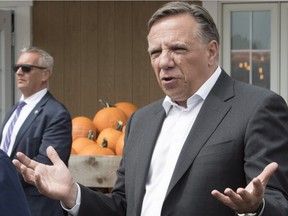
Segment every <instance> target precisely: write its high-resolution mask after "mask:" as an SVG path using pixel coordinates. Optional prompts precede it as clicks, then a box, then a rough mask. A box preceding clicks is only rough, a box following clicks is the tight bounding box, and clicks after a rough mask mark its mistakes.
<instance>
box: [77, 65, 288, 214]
mask: <svg viewBox="0 0 288 216" xmlns="http://www.w3.org/2000/svg"><path fill="white" fill-rule="evenodd" d="M162 101H163V100H160V101H157V102H155V103H153V104H151V105H148V106H146V107H144V108H142V109H140V110H139V111H137V112H136V113H135V114H134V115H133V116H132V117H131V118H130V120H129V123H128V125H127V128H126V137H125V150H124V155H123V159H122V162H121V165H120V168H119V170H118V172H117V176H118V179H117V181H116V184H115V187H114V190H113V193H112V194H111V195H103V194H101V193H96V192H92V191H89V190H88V189H86V188H84V187H83V186H81V206H80V210H79V215H78V216H84V215H92V212H93V213H95V212H97V213H98V214H96V213H95V214H94V215H97V216H99V215H100V216H104V215H109V216H112V215H128V216H139V215H140V212H141V206H142V201H143V197H144V195H145V183H146V178H147V173H148V169H149V165H150V160H151V157H152V152H153V149H154V146H155V143H156V141H157V137H158V134H159V132H160V129H161V126H162V123H163V120H164V119H165V112H164V109H163V107H162ZM167 136H169V134H167ZM272 161H276V162H277V163H278V164H279V169H278V170H277V171H276V173H275V174H274V175H273V176H272V177H271V178H270V181H269V183H268V185H267V188H266V193H265V201H266V206H265V209H264V212H263V216H272V215H273V216H287V215H288V108H287V105H286V103H285V101H284V100H283V99H282V98H281V97H280V96H278V95H277V94H275V93H273V92H271V91H268V90H266V89H262V88H259V87H256V86H252V85H247V84H244V83H241V82H238V81H235V80H233V79H231V78H230V77H229V76H228V75H227V74H226V73H225V72H224V71H222V73H221V75H220V77H219V79H218V80H217V82H216V84H215V86H214V87H213V89H212V90H211V92H210V93H209V95H208V97H207V98H206V100H205V102H204V104H203V106H202V108H201V110H200V112H199V114H198V116H197V118H196V121H195V123H194V125H193V127H192V129H191V131H190V133H189V135H188V137H187V140H186V142H185V144H184V146H183V149H182V151H181V153H180V156H179V159H178V161H177V164H176V167H175V170H174V173H173V176H172V179H171V181H170V185H169V187H168V191H167V194H166V198H165V200H164V204H163V206H162V213H161V215H162V216H230V215H235V212H234V211H233V210H231V209H230V208H228V207H226V206H225V205H224V204H222V203H220V202H219V201H218V200H217V199H216V198H214V197H213V196H212V195H211V191H212V190H213V189H218V190H220V191H222V192H223V191H224V189H225V188H226V187H230V188H232V189H234V190H235V189H237V188H238V187H245V186H246V185H247V184H248V183H249V182H250V181H251V180H252V179H253V178H254V177H255V176H257V175H258V174H259V173H260V172H261V171H262V170H263V168H264V167H265V166H266V165H267V164H269V163H270V162H272ZM89 213H90V214H89Z"/></svg>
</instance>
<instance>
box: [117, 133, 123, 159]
mask: <svg viewBox="0 0 288 216" xmlns="http://www.w3.org/2000/svg"><path fill="white" fill-rule="evenodd" d="M124 137H125V134H124V133H122V134H121V135H120V136H119V138H118V140H117V142H116V150H115V153H116V155H123V148H124Z"/></svg>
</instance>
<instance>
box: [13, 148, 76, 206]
mask: <svg viewBox="0 0 288 216" xmlns="http://www.w3.org/2000/svg"><path fill="white" fill-rule="evenodd" d="M46 151H47V156H48V158H49V159H50V160H51V161H52V163H53V165H46V164H42V163H38V162H36V161H34V160H32V159H30V158H29V157H27V156H26V155H25V154H23V153H21V152H18V153H17V157H18V159H19V160H16V159H14V160H13V164H14V165H15V167H16V169H17V170H18V171H19V172H20V173H21V174H22V176H23V178H24V180H25V181H26V182H28V183H30V184H33V185H35V186H36V187H37V189H38V190H39V192H40V193H42V194H44V195H46V196H48V197H50V198H52V199H56V200H61V201H62V202H63V204H64V205H66V206H67V207H68V208H72V207H73V206H74V205H75V203H76V197H77V185H76V183H75V182H74V181H73V178H72V176H71V173H70V171H69V169H68V168H67V166H66V165H65V164H64V162H63V161H62V160H61V159H60V158H59V156H58V154H57V152H56V151H55V149H54V148H53V147H51V146H49V147H48V148H47V150H46Z"/></svg>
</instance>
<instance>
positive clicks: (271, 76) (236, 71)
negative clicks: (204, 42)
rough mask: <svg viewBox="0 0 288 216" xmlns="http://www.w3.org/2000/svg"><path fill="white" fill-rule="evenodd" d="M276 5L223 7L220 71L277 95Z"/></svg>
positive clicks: (278, 72)
mask: <svg viewBox="0 0 288 216" xmlns="http://www.w3.org/2000/svg"><path fill="white" fill-rule="evenodd" d="M277 12H278V5H277V3H266V4H223V67H224V68H225V69H226V70H227V72H228V73H230V75H231V76H232V77H233V78H235V79H238V80H241V81H244V82H247V83H250V84H253V85H257V86H261V87H264V88H267V89H271V90H274V91H275V92H278V93H279V92H280V88H279V86H280V82H279V81H280V80H279V77H280V75H279V74H280V71H279V62H278V59H279V55H280V53H279V52H278V48H279V40H278V38H280V37H279V36H280V33H279V30H278V23H279V22H278V17H277Z"/></svg>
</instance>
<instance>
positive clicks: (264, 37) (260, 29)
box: [252, 11, 271, 49]
mask: <svg viewBox="0 0 288 216" xmlns="http://www.w3.org/2000/svg"><path fill="white" fill-rule="evenodd" d="M252 20H253V23H252V26H253V28H252V32H253V33H252V41H253V42H252V49H270V41H271V27H270V26H271V24H270V23H271V21H270V20H271V17H270V12H269V11H257V12H253V19H252Z"/></svg>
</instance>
